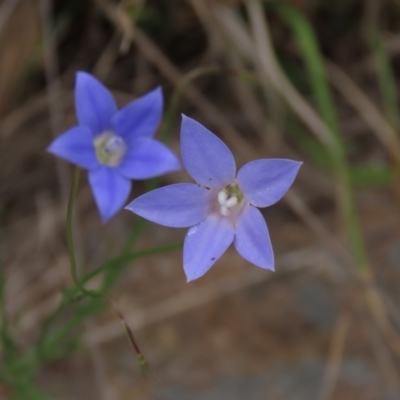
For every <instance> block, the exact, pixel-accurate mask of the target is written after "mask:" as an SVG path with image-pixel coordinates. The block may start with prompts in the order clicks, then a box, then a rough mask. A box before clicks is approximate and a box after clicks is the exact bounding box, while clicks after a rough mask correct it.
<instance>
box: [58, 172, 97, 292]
mask: <svg viewBox="0 0 400 400" xmlns="http://www.w3.org/2000/svg"><path fill="white" fill-rule="evenodd" d="M80 173H81V169H80V168H79V167H76V168H75V170H74V175H73V177H72V183H71V190H70V192H69V198H68V208H67V221H66V234H67V244H68V257H69V263H70V266H71V275H72V280H73V281H74V284H75V286H76V287H77V288H78V289H79V290H80V291H81V293H82V294H85V295H87V296H90V297H95V296H99V295H101V294H100V293H98V292H95V291H88V290H86V289H85V288H84V286H83V285H82V283H81V281H80V280H79V278H78V271H77V266H76V258H75V246H74V234H73V227H72V224H73V217H74V205H75V199H76V193H77V191H78V186H79V176H80Z"/></svg>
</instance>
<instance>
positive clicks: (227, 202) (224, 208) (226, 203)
mask: <svg viewBox="0 0 400 400" xmlns="http://www.w3.org/2000/svg"><path fill="white" fill-rule="evenodd" d="M217 197H218V203H219V205H220V207H219V210H220V212H221V214H222V215H223V216H225V217H226V216H228V215H229V214H230V210H229V209H230V208H232V207H234V206H236V205H237V204H238V199H237V197H236V196H231V197H230V196H229V195H228V193H226V192H225V191H224V190H221V191H220V192H219V193H218V196H217Z"/></svg>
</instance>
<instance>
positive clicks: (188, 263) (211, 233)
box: [183, 214, 235, 282]
mask: <svg viewBox="0 0 400 400" xmlns="http://www.w3.org/2000/svg"><path fill="white" fill-rule="evenodd" d="M234 234H235V230H234V228H233V225H232V224H231V222H230V221H229V220H228V218H224V217H221V216H219V215H217V214H211V215H209V216H208V217H207V218H206V219H205V220H203V221H202V222H200V223H199V224H198V225H195V226H192V227H191V228H190V229H189V231H188V233H187V234H186V237H185V242H184V245H183V267H184V270H185V273H186V277H187V280H188V282H189V281H192V280H194V279H197V278H200V277H201V276H203V275H204V274H205V273H206V272H207V271H208V270H209V269H210V268H211V267H212V266H213V264H214V263H215V262H216V261H217V260H218V258H220V257H221V256H222V254H223V253H225V251H226V249H227V248H228V247H229V246H230V245H231V243H232V242H233V237H234Z"/></svg>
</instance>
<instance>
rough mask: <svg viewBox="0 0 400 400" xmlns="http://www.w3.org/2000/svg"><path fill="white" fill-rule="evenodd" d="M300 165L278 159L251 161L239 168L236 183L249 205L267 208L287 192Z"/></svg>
mask: <svg viewBox="0 0 400 400" xmlns="http://www.w3.org/2000/svg"><path fill="white" fill-rule="evenodd" d="M301 164H302V163H301V162H298V161H292V160H285V159H280V158H271V159H268V160H255V161H251V162H249V163H247V164H246V165H243V167H242V168H240V170H239V172H238V175H237V181H238V183H239V187H240V189H241V190H242V192H243V194H244V195H245V197H246V198H247V200H249V201H250V203H251V204H253V205H254V206H256V207H268V206H271V205H272V204H274V203H276V202H277V201H278V200H280V199H281V198H282V197H283V195H284V194H285V193H286V192H287V191H288V189H289V188H290V186H291V185H292V183H293V181H294V180H295V178H296V175H297V172H298V171H299V168H300V166H301Z"/></svg>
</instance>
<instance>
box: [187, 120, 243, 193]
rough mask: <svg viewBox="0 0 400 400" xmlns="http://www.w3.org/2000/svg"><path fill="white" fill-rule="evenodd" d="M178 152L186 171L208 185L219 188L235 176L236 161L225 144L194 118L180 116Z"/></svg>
mask: <svg viewBox="0 0 400 400" xmlns="http://www.w3.org/2000/svg"><path fill="white" fill-rule="evenodd" d="M181 148H182V150H181V152H182V159H183V164H184V166H185V168H186V170H187V172H188V173H189V175H190V176H191V177H192V178H193V179H194V180H195V181H196V182H197V183H198V184H199V185H203V186H206V187H209V188H212V189H214V188H222V187H224V186H226V185H229V184H230V183H232V182H233V181H234V179H235V174H236V164H235V160H234V158H233V155H232V153H231V151H230V150H229V149H228V147H227V146H226V144H225V143H224V142H223V141H222V140H221V139H219V138H218V137H217V136H215V135H214V134H213V133H211V132H210V131H209V130H208V129H206V128H205V127H204V126H202V125H201V124H199V123H198V122H196V121H195V120H193V119H191V118H188V117H186V116H185V115H183V116H182V127H181Z"/></svg>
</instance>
